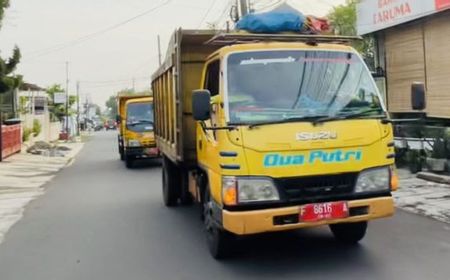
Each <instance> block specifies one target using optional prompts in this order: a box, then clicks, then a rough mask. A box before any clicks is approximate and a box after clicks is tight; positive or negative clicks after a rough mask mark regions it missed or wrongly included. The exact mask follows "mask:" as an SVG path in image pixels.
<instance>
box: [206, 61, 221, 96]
mask: <svg viewBox="0 0 450 280" xmlns="http://www.w3.org/2000/svg"><path fill="white" fill-rule="evenodd" d="M219 85H220V60H216V61H213V62H211V63H210V64H208V67H207V68H206V81H205V89H207V90H209V92H211V96H215V95H218V94H219Z"/></svg>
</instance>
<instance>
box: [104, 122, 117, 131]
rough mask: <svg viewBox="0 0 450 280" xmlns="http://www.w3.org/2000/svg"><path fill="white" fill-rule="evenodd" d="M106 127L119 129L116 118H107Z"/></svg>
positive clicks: (107, 128)
mask: <svg viewBox="0 0 450 280" xmlns="http://www.w3.org/2000/svg"><path fill="white" fill-rule="evenodd" d="M105 129H106V130H116V129H117V123H116V122H115V121H114V120H107V121H106V122H105Z"/></svg>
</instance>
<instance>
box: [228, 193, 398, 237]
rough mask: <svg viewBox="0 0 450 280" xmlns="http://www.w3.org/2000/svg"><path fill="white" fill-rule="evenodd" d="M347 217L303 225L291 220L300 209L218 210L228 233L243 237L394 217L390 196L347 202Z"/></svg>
mask: <svg viewBox="0 0 450 280" xmlns="http://www.w3.org/2000/svg"><path fill="white" fill-rule="evenodd" d="M348 205H349V208H350V216H349V217H347V218H344V219H338V220H330V221H320V222H314V223H304V222H299V221H298V219H297V221H296V220H295V217H298V215H299V213H300V209H299V208H300V206H292V207H284V208H275V209H265V210H255V211H239V212H231V211H227V210H222V225H223V228H224V229H225V230H227V231H229V232H232V233H235V234H238V235H245V234H256V233H263V232H272V231H284V230H293V229H299V228H306V227H315V226H321V225H327V224H336V223H352V222H361V221H369V220H373V219H379V218H383V217H389V216H392V215H393V214H394V200H393V198H392V197H380V198H371V199H361V200H351V201H348Z"/></svg>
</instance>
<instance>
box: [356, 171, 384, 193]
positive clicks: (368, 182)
mask: <svg viewBox="0 0 450 280" xmlns="http://www.w3.org/2000/svg"><path fill="white" fill-rule="evenodd" d="M390 187H391V172H390V168H389V167H387V166H386V167H381V168H373V169H368V170H364V171H362V172H361V173H360V174H359V176H358V180H357V181H356V186H355V193H365V192H379V191H388V190H389V189H390Z"/></svg>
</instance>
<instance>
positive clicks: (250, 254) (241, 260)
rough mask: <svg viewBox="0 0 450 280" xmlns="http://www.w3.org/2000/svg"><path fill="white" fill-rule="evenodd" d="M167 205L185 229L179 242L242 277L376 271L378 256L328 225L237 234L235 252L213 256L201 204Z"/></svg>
mask: <svg viewBox="0 0 450 280" xmlns="http://www.w3.org/2000/svg"><path fill="white" fill-rule="evenodd" d="M165 211H168V217H167V219H168V220H170V221H171V222H172V223H174V224H177V225H178V227H179V230H181V231H182V232H183V239H185V241H184V242H183V243H185V242H186V243H190V244H193V245H194V246H195V244H196V246H199V247H197V249H196V254H203V256H198V257H199V258H201V259H205V260H206V263H207V264H205V265H212V266H219V267H220V269H221V270H222V271H226V274H230V275H240V277H242V278H243V279H247V277H248V278H251V279H253V278H252V277H263V278H264V279H281V278H283V277H284V276H295V275H297V276H299V275H302V276H307V275H310V276H312V275H314V276H316V277H317V276H319V275H333V274H335V273H337V274H340V275H345V274H346V273H350V274H353V276H355V275H360V273H361V277H363V278H364V274H363V273H370V272H374V273H378V272H377V270H378V269H379V265H377V263H378V261H377V260H376V257H374V255H373V254H372V253H371V251H369V250H368V249H366V247H365V245H364V243H365V242H364V241H363V242H362V244H361V245H355V246H346V245H343V244H340V243H338V242H336V241H335V240H334V238H333V236H332V235H331V233H330V232H329V230H328V228H327V227H321V228H314V229H303V230H297V231H289V232H279V233H266V234H260V235H253V236H246V237H240V238H238V240H237V241H236V243H235V248H236V250H235V251H234V254H233V256H232V257H231V258H229V259H226V260H222V261H216V260H213V259H212V258H211V257H210V256H209V252H208V250H207V248H206V240H205V237H204V234H203V231H202V223H201V221H200V220H199V209H197V207H196V206H192V207H177V208H175V209H165ZM179 245H180V247H184V246H186V245H184V246H183V245H181V244H179ZM180 247H178V246H173V247H172V248H180ZM200 248H201V249H200ZM193 266H195V265H193ZM355 267H358V269H357V271H354V268H355ZM366 276H367V274H366ZM363 278H361V279H363ZM227 279H228V278H227ZM239 279H241V278H239ZM304 279H310V278H308V277H306V278H304ZM319 279H323V278H319ZM349 279H350V278H349ZM351 279H353V278H351Z"/></svg>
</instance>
